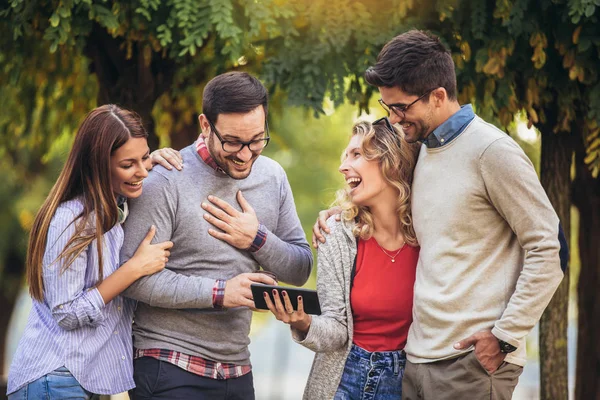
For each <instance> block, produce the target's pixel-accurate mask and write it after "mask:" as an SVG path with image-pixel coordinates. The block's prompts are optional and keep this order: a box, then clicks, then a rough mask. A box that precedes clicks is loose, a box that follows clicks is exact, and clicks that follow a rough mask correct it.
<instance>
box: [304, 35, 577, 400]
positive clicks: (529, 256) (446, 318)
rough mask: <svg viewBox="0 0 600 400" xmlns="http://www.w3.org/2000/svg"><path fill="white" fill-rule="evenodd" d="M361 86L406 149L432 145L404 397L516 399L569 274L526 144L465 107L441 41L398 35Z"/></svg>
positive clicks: (422, 198)
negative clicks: (543, 323)
mask: <svg viewBox="0 0 600 400" xmlns="http://www.w3.org/2000/svg"><path fill="white" fill-rule="evenodd" d="M365 78H366V80H367V82H368V83H369V84H371V85H373V86H377V87H378V88H379V91H380V94H381V99H380V101H379V102H380V104H381V105H382V107H383V108H384V109H385V110H386V111H388V113H389V118H390V120H391V121H392V123H396V124H400V125H401V126H402V129H403V130H404V133H405V135H406V140H407V141H408V142H415V141H420V142H423V144H424V145H423V146H422V148H421V152H420V155H419V160H418V162H417V166H416V168H415V174H414V181H413V185H412V190H413V193H412V213H413V218H414V227H415V231H416V234H417V239H418V240H419V243H420V245H421V253H420V257H419V263H418V266H417V276H416V282H415V298H414V308H413V323H412V325H411V328H410V331H409V335H408V341H407V345H406V348H405V351H406V354H407V359H408V362H407V365H406V371H405V376H404V380H403V396H402V397H403V399H404V400H413V399H426V400H441V399H510V398H511V397H512V392H513V390H514V388H515V386H516V384H517V382H518V378H519V375H520V374H521V373H522V370H523V365H524V364H525V360H526V350H525V338H526V336H527V334H528V333H529V332H530V330H531V329H532V328H533V326H534V325H535V324H536V322H537V321H538V320H539V318H540V316H541V314H542V312H543V311H544V309H545V308H546V306H547V305H548V302H549V301H550V299H551V298H552V295H553V294H554V292H555V290H556V288H557V287H558V285H559V284H560V282H561V280H562V277H563V273H564V268H566V262H567V258H568V250H567V248H566V241H565V240H564V235H563V234H562V230H561V229H560V225H559V220H558V217H557V215H556V213H555V211H554V210H553V208H552V205H551V204H550V201H549V200H548V197H547V196H546V193H545V192H544V190H543V188H542V186H541V185H540V182H539V180H538V177H537V175H536V172H535V170H534V168H533V165H532V164H531V162H530V160H529V159H528V158H527V156H526V155H525V153H524V152H523V151H522V150H521V148H520V147H519V146H518V144H517V143H515V141H514V140H513V139H511V138H510V137H509V136H508V135H506V134H505V133H504V132H502V131H500V130H499V129H497V128H496V127H494V126H493V125H490V124H488V123H486V122H484V121H483V120H482V119H481V118H479V117H478V116H476V115H475V114H474V112H473V109H472V108H471V105H465V106H462V107H461V106H460V105H459V103H458V101H457V89H456V75H455V70H454V63H453V61H452V58H451V55H450V52H449V51H448V50H447V49H446V48H445V47H444V46H443V45H442V44H441V43H440V41H439V39H438V38H437V37H434V36H432V35H429V34H426V33H424V32H421V31H416V30H413V31H409V32H406V33H404V34H402V35H399V36H397V37H395V38H394V39H392V40H391V41H390V42H389V43H387V44H386V46H385V47H384V48H383V50H382V51H381V53H380V54H379V56H378V59H377V63H376V65H375V66H374V67H371V68H369V69H368V70H367V71H366V73H365ZM324 216H325V215H323V213H322V215H321V218H320V219H322V217H324ZM315 233H317V232H315ZM315 236H316V238H317V239H320V234H316V235H315ZM313 243H315V240H314V239H313ZM559 254H560V256H559Z"/></svg>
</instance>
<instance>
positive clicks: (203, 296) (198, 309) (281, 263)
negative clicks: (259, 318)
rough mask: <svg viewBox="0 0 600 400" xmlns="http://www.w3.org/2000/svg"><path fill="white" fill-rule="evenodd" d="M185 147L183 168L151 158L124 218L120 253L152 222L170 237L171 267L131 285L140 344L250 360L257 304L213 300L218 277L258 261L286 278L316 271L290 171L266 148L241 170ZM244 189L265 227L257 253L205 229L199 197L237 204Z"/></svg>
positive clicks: (125, 254)
mask: <svg viewBox="0 0 600 400" xmlns="http://www.w3.org/2000/svg"><path fill="white" fill-rule="evenodd" d="M181 155H182V156H183V159H184V165H185V167H184V169H183V171H181V172H179V171H176V170H173V171H167V170H166V169H164V168H162V167H156V168H154V170H153V171H152V172H151V173H150V176H149V177H148V178H147V179H146V180H145V181H144V192H143V194H142V196H140V197H139V198H138V199H135V200H132V201H131V202H130V207H129V208H130V214H129V217H128V219H127V221H126V222H125V224H124V229H125V241H124V244H123V248H122V250H121V262H125V261H127V260H128V259H129V258H131V257H132V256H133V254H134V253H135V250H136V249H137V247H138V245H139V244H140V242H141V241H142V239H143V238H144V237H145V235H146V233H147V232H148V229H149V228H150V226H151V225H152V224H154V225H156V237H155V238H154V241H153V242H155V243H156V242H162V241H165V240H171V241H173V243H174V246H173V248H172V249H171V256H170V257H169V262H168V264H167V268H166V269H164V270H163V271H161V272H159V273H156V274H154V275H151V276H147V277H144V278H142V279H140V280H138V281H137V282H135V283H134V284H133V285H131V286H130V287H129V288H128V289H127V291H126V292H125V295H126V296H128V297H131V298H133V299H136V300H139V302H138V306H137V310H136V312H135V316H134V321H135V323H134V326H133V333H134V345H135V347H137V348H140V349H149V348H159V349H168V350H175V351H179V352H182V353H185V354H188V355H195V356H200V357H203V358H206V359H209V360H214V361H218V362H226V363H233V364H236V365H248V364H249V363H250V360H249V357H250V354H249V352H248V344H249V342H250V340H249V338H248V333H249V330H250V319H251V316H252V312H251V311H250V310H249V309H247V308H245V307H240V308H235V309H229V310H223V311H219V310H215V309H213V308H212V289H213V286H214V283H215V280H216V279H230V278H232V277H234V276H236V275H238V274H240V273H244V272H254V271H256V270H257V269H258V268H259V266H262V267H263V268H264V269H265V270H268V271H271V272H274V273H275V274H276V275H277V277H278V278H279V280H280V281H282V282H288V283H291V284H293V285H298V286H299V285H302V284H304V282H306V280H307V279H308V276H309V274H310V270H311V267H312V253H311V251H310V247H309V245H308V242H307V241H306V236H305V234H304V231H303V230H302V226H301V225H300V220H299V219H298V215H297V213H296V208H295V205H294V199H293V196H292V191H291V188H290V185H289V183H288V181H287V177H286V175H285V172H284V171H283V168H281V166H280V165H279V164H277V163H276V162H275V161H273V160H271V159H269V158H267V157H264V156H260V157H258V159H257V160H256V162H255V163H254V166H253V168H252V172H251V173H250V175H249V176H248V177H247V178H245V179H241V180H235V179H232V178H230V177H229V176H227V175H225V174H223V173H220V172H217V171H215V170H214V169H213V168H211V167H209V166H208V165H207V164H206V163H205V162H204V161H203V160H202V159H201V158H200V156H199V155H198V153H197V152H196V151H195V146H194V145H192V146H189V147H186V148H185V149H183V150H182V151H181ZM238 190H242V192H243V194H244V197H245V198H246V200H247V201H248V203H250V205H251V206H252V207H253V208H254V210H255V211H256V214H257V216H258V220H259V222H260V223H262V224H263V225H264V226H265V227H266V228H267V231H268V233H267V240H266V242H265V244H264V245H263V247H262V248H261V249H260V250H258V251H256V252H254V253H251V252H248V251H244V250H238V249H236V248H234V247H233V246H231V245H229V244H227V243H226V242H223V241H221V240H219V239H216V238H214V237H212V236H210V235H209V234H208V229H209V228H212V227H213V226H212V225H210V224H209V223H208V222H207V221H205V220H204V218H203V215H204V214H205V211H204V210H203V209H202V208H201V206H200V205H201V203H202V202H203V201H208V200H207V196H208V195H215V196H217V197H219V198H221V199H223V200H225V201H227V202H228V203H229V204H230V205H231V206H233V207H234V208H236V209H238V210H241V208H240V206H239V204H238V202H237V200H236V193H237V191H238Z"/></svg>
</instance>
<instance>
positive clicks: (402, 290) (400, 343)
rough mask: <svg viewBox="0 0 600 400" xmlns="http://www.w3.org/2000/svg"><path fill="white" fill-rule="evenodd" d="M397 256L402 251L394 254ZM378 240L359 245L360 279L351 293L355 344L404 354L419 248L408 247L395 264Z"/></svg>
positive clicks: (390, 253)
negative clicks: (402, 351)
mask: <svg viewBox="0 0 600 400" xmlns="http://www.w3.org/2000/svg"><path fill="white" fill-rule="evenodd" d="M385 251H386V252H387V253H388V254H389V255H390V256H394V255H395V254H396V252H397V251H398V249H395V250H393V251H390V250H388V249H385ZM390 256H387V255H386V254H385V253H384V252H383V251H382V250H381V248H380V247H379V245H378V244H377V242H376V241H375V239H374V238H371V239H369V240H367V241H364V240H359V241H358V253H357V256H356V276H355V278H354V285H353V286H352V291H351V292H350V304H351V306H352V315H353V318H354V344H356V345H357V346H359V347H362V348H363V349H365V350H367V351H370V352H373V351H392V350H401V349H403V348H404V345H405V344H406V337H407V336H408V328H409V327H410V324H411V323H412V305H413V287H414V283H415V270H416V268H417V260H418V259H419V247H411V246H409V245H405V246H404V247H403V248H402V250H400V252H399V253H398V255H396V256H395V257H394V260H395V262H392V259H391V257H390Z"/></svg>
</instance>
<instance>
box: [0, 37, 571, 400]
mask: <svg viewBox="0 0 600 400" xmlns="http://www.w3.org/2000/svg"><path fill="white" fill-rule="evenodd" d="M365 80H366V81H367V82H368V83H369V84H370V85H373V86H375V87H377V88H378V89H379V93H380V95H381V99H380V100H379V102H380V104H381V106H382V107H383V108H384V109H385V110H386V111H387V113H388V117H384V118H381V119H379V120H377V121H374V122H367V121H359V122H357V123H355V124H354V126H353V128H352V134H351V136H350V141H349V143H348V146H347V147H346V149H345V150H344V152H343V155H342V163H341V165H340V167H339V171H340V173H341V174H343V176H344V179H345V182H346V186H345V187H344V188H343V189H341V190H340V191H339V192H338V193H337V197H336V200H335V203H334V206H332V207H331V208H330V209H329V210H325V211H322V212H321V213H320V214H319V217H318V219H317V222H316V223H315V226H314V228H313V239H312V244H313V246H314V247H317V248H318V252H317V260H318V265H317V292H318V295H319V299H320V306H321V310H322V312H321V314H320V315H310V314H307V313H305V312H304V307H303V301H302V300H303V299H302V297H299V298H298V299H295V300H297V303H298V305H297V307H296V308H294V307H292V302H291V300H290V298H289V294H288V293H287V291H286V290H285V288H284V287H281V288H280V289H279V290H277V289H275V290H274V291H273V297H270V296H268V295H266V297H265V302H266V304H267V306H268V308H269V310H270V311H271V312H272V313H273V314H274V316H275V317H276V318H277V319H278V320H280V321H282V322H283V323H286V324H289V325H290V328H291V337H292V339H293V340H294V341H296V342H297V343H299V344H300V345H302V346H305V347H307V348H309V349H311V350H313V351H314V352H315V353H316V354H315V359H314V362H313V366H312V369H311V371H310V375H309V378H308V382H307V384H306V388H305V391H304V398H305V399H311V400H322V399H337V400H342V399H364V400H367V399H381V400H387V399H405V400H413V399H427V400H439V399H510V398H511V397H512V392H513V390H514V388H515V386H516V384H517V382H518V379H519V376H520V374H521V373H522V370H523V365H524V364H525V361H526V349H525V338H526V336H527V334H528V333H529V332H530V330H531V329H532V328H533V327H534V325H535V324H536V322H537V321H538V320H539V318H540V316H541V314H542V312H543V311H544V309H545V307H546V306H547V305H548V303H549V301H550V299H551V298H552V296H553V294H554V292H555V290H556V289H557V287H558V285H559V284H560V282H561V280H562V277H563V275H564V272H565V269H566V267H567V259H568V250H567V247H566V240H565V238H564V234H563V232H562V229H561V227H560V222H559V219H558V217H557V215H556V213H555V211H554V209H553V208H552V205H551V204H550V201H549V199H548V197H547V195H546V193H545V192H544V190H543V188H542V186H541V184H540V182H539V180H538V177H537V175H536V172H535V170H534V167H533V165H532V163H531V162H530V160H529V159H528V158H527V156H526V155H525V153H524V152H523V151H522V150H521V148H520V147H519V146H518V145H517V144H516V142H515V141H514V140H512V139H511V138H510V137H509V136H508V135H506V134H505V133H504V132H502V131H500V130H499V129H497V128H496V127H495V126H493V125H491V124H489V123H487V122H485V121H483V120H482V119H481V118H480V117H478V116H477V115H476V114H475V113H474V111H473V108H472V107H471V105H469V104H467V105H462V106H461V105H460V104H459V103H458V100H457V83H456V74H455V68H454V63H453V61H452V57H451V54H450V52H449V51H448V49H447V48H446V47H445V46H444V45H443V44H442V43H441V42H440V40H439V38H438V37H436V36H434V35H432V34H430V33H427V32H423V31H418V30H411V31H408V32H406V33H403V34H401V35H399V36H397V37H395V38H393V39H392V40H391V41H390V42H388V43H387V44H386V45H385V47H384V48H383V49H382V51H381V52H380V54H379V56H378V58H377V62H376V64H375V65H374V66H372V67H370V68H369V69H368V70H367V71H366V72H365ZM267 114H268V96H267V91H266V89H265V87H264V86H263V85H262V84H261V82H260V81H259V80H258V79H256V78H255V77H253V76H251V75H249V74H247V73H244V72H229V73H225V74H222V75H219V76H217V77H215V78H214V79H212V80H211V81H210V82H209V83H208V84H207V85H206V87H205V89H204V92H203V99H202V114H200V116H199V117H198V120H199V125H200V128H201V131H202V132H201V134H200V136H199V137H198V139H197V140H196V141H195V142H194V143H193V144H191V145H189V146H188V147H186V148H184V149H182V150H181V151H180V152H177V151H174V150H172V149H168V148H165V149H161V150H157V151H154V152H152V153H151V152H150V151H149V148H148V144H147V140H146V138H147V133H146V131H145V129H144V127H143V125H142V123H141V121H140V118H139V117H138V116H137V115H136V114H135V113H134V112H132V111H128V110H125V109H123V108H120V107H118V106H116V105H103V106H101V107H98V108H96V109H94V110H93V111H91V112H90V113H89V114H88V115H87V117H86V118H85V120H84V121H83V122H82V124H81V126H80V127H79V130H78V132H77V134H76V136H75V140H74V144H73V147H72V149H71V151H70V153H69V156H68V159H67V161H66V164H65V166H64V168H63V170H62V172H61V173H60V176H59V178H58V180H57V182H56V184H55V185H54V187H53V188H52V190H51V192H50V194H49V196H48V197H47V199H46V201H45V202H44V203H43V205H42V207H41V209H40V210H39V212H38V214H37V216H36V218H35V222H34V224H33V227H32V230H31V234H30V239H29V246H28V253H27V279H28V283H29V290H30V294H31V296H32V298H33V308H32V310H31V313H30V317H29V320H28V323H27V326H26V328H25V331H24V334H23V337H22V339H21V341H20V343H19V346H18V348H17V351H16V354H15V356H14V359H13V362H12V365H11V367H10V371H9V378H8V397H9V399H10V400H21V399H42V398H43V399H67V398H69V399H93V398H97V397H98V396H99V395H102V394H115V393H120V392H124V391H129V394H130V397H131V398H133V399H254V398H255V394H254V386H253V379H252V367H251V362H250V354H249V351H248V344H249V342H250V340H249V331H250V322H251V318H252V310H253V309H254V308H255V304H254V299H253V297H252V292H251V289H250V286H251V284H253V283H259V284H267V285H277V284H278V283H279V282H284V283H287V284H291V285H296V286H301V285H303V284H304V283H305V282H306V281H307V279H308V277H309V275H310V273H311V269H312V265H313V258H312V252H311V249H310V245H309V243H308V241H307V239H306V235H305V233H304V232H303V230H302V227H301V225H300V220H299V218H298V215H297V212H296V208H295V204H294V198H293V194H292V190H291V188H290V185H289V183H288V180H287V177H286V174H285V171H284V170H283V168H282V167H281V166H280V165H279V164H278V163H277V162H275V161H273V160H271V159H269V158H268V157H265V156H263V155H261V153H262V151H263V149H264V148H265V147H266V146H267V144H268V143H269V139H270V136H269V128H268V124H267ZM155 165H156V167H155V168H152V167H153V166H155ZM150 170H152V171H151V172H149V171H150ZM280 295H281V297H280ZM132 322H133V323H132Z"/></svg>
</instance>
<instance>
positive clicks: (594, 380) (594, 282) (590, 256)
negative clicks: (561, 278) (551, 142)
mask: <svg viewBox="0 0 600 400" xmlns="http://www.w3.org/2000/svg"><path fill="white" fill-rule="evenodd" d="M584 157H585V147H584V144H583V142H581V143H578V144H577V149H576V158H575V160H576V178H575V182H574V190H573V203H574V204H575V206H576V207H577V208H578V210H579V215H580V218H579V257H580V260H581V271H580V275H579V282H578V291H577V292H578V307H579V322H578V330H577V369H576V385H575V399H577V400H594V399H595V400H600V345H598V340H599V339H600V296H599V295H598V289H599V288H600V178H594V177H593V176H592V174H591V171H590V170H589V167H588V166H587V165H585V163H584V162H583V159H584Z"/></svg>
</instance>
